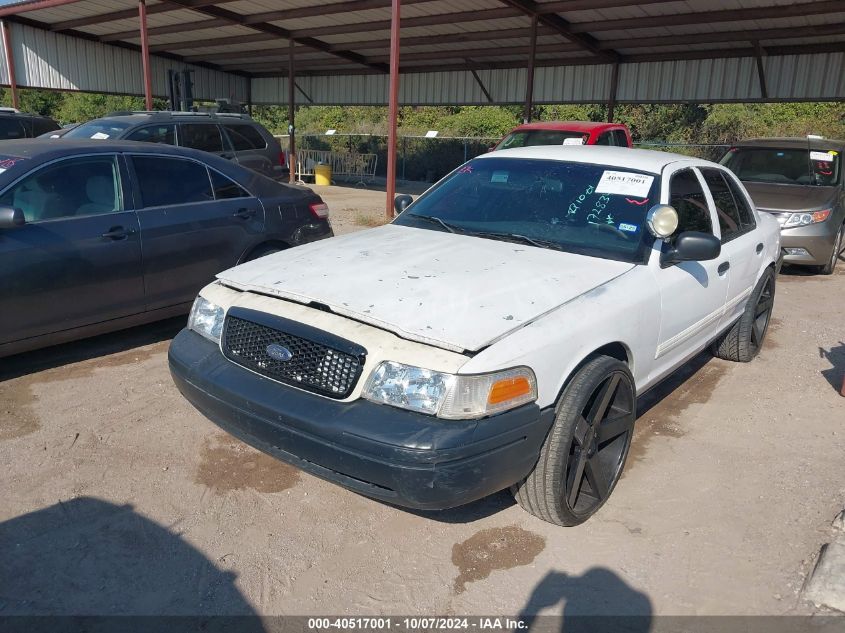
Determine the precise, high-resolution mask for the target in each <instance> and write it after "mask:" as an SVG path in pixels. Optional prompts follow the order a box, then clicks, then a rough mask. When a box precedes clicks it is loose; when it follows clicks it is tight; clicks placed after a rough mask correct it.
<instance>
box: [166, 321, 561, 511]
mask: <svg viewBox="0 0 845 633" xmlns="http://www.w3.org/2000/svg"><path fill="white" fill-rule="evenodd" d="M168 356H169V361H170V373H171V374H172V376H173V380H174V381H175V383H176V385H177V387H178V388H179V390H180V391H181V392H182V395H184V396H185V397H186V398H187V399H188V400H189V401H190V402H191V404H193V405H194V406H195V407H196V408H197V409H199V411H200V412H202V413H203V414H204V415H205V416H206V417H208V418H209V419H210V420H211V421H212V422H214V423H215V424H217V425H218V426H220V427H221V428H223V429H224V430H226V431H228V432H229V433H231V434H232V435H234V436H235V437H238V438H240V439H241V440H243V441H244V442H246V443H248V444H251V445H252V446H254V447H256V448H258V449H259V450H262V451H264V452H265V453H268V454H270V455H272V456H274V457H277V458H278V459H281V460H283V461H285V462H288V463H290V464H293V465H295V466H297V467H299V468H301V469H302V470H304V471H306V472H309V473H312V474H314V475H316V476H318V477H322V478H323V479H327V480H329V481H332V482H335V483H338V484H340V485H342V486H345V487H347V488H350V489H352V490H354V491H356V492H359V493H362V494H365V495H367V496H370V497H374V498H376V499H381V500H384V501H388V502H390V503H394V504H397V505H401V506H406V507H410V508H419V509H429V510H433V509H444V508H451V507H455V506H459V505H462V504H465V503H469V502H471V501H475V500H476V499H480V498H482V497H485V496H487V495H489V494H492V493H494V492H498V491H499V490H502V489H504V488H507V487H508V486H510V485H511V484H514V483H516V482H518V481H520V480H521V479H522V478H523V477H525V476H526V475H527V474H528V473H529V472H530V471H531V469H532V468H533V467H534V464H535V463H536V462H537V458H538V456H539V452H540V447H541V445H542V443H543V440H544V439H545V437H546V434H547V433H548V431H549V428H550V427H551V425H552V422H553V421H554V411H553V410H552V409H545V410H542V411H541V410H540V409H539V407H537V406H536V405H533V404H532V405H526V406H523V407H519V408H518V409H514V410H512V411H508V412H506V413H503V414H500V415H496V416H493V417H490V418H486V419H484V420H472V421H449V420H439V419H437V418H433V417H431V416H428V415H422V414H419V413H412V412H410V411H403V410H401V409H396V408H394V407H389V406H386V405H379V404H374V403H372V402H369V401H367V400H363V399H359V400H355V401H353V402H338V401H336V400H330V399H328V398H323V397H320V396H317V395H314V394H311V393H307V392H305V391H301V390H299V389H295V388H292V387H288V386H286V385H283V384H280V383H278V382H275V381H273V380H270V379H268V378H264V377H263V376H260V375H258V374H255V373H253V372H251V371H248V370H246V369H244V368H243V367H240V366H239V365H236V364H235V363H232V362H231V361H229V360H227V359H226V358H225V357H224V356H223V354H222V353H221V351H220V349H219V348H218V347H217V346H216V345H214V344H212V343H211V342H209V341H208V340H206V339H204V338H203V337H201V336H199V335H198V334H196V333H195V332H192V331H190V330H182V331H181V332H180V333H179V334H178V335H177V336H176V338H175V339H174V340H173V343H172V344H171V346H170V352H169V355H168ZM362 379H363V378H362Z"/></svg>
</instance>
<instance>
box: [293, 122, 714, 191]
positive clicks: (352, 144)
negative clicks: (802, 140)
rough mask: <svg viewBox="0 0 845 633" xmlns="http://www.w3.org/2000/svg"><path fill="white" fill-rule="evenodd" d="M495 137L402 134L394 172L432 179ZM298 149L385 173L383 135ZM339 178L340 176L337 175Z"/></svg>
mask: <svg viewBox="0 0 845 633" xmlns="http://www.w3.org/2000/svg"><path fill="white" fill-rule="evenodd" d="M278 138H279V139H280V141H281V143H282V147H284V148H286V147H288V137H287V136H280V137H278ZM498 141H499V137H451V136H437V137H434V138H427V137H425V136H415V135H406V136H400V137H399V140H398V143H397V159H396V174H397V178H398V179H399V180H404V181H415V182H435V181H437V180H439V179H440V178H442V177H443V176H445V175H446V174H448V173H449V172H450V171H452V170H453V169H454V168H455V167H458V166H459V165H461V164H463V163H465V162H466V161H468V160H469V159H471V158H475V157H476V156H479V155H480V154H484V153H485V152H487V151H489V150H490V148H491V147H493V146H494V145H495V144H496V143H497V142H498ZM296 144H297V149H298V150H322V151H331V152H338V153H345V154H349V155H352V156H359V155H370V154H372V155H375V156H376V169H375V177H376V178H384V177H385V176H386V175H387V137H386V136H383V135H378V134H332V135H327V134H314V133H306V134H299V135H297V137H296ZM634 146H635V147H637V148H641V149H650V150H658V151H668V152H675V153H678V154H684V155H687V156H695V157H697V158H705V159H707V160H713V161H718V160H719V159H720V158H721V157H722V156H723V155H724V153H725V152H726V151H727V150H728V148H729V147H730V145H706V144H683V143H666V142H662V141H643V142H637V143H634ZM339 179H340V180H342V179H343V178H342V177H340V178H339Z"/></svg>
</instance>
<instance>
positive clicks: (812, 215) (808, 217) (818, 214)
mask: <svg viewBox="0 0 845 633" xmlns="http://www.w3.org/2000/svg"><path fill="white" fill-rule="evenodd" d="M829 217H830V209H824V210H822V211H810V212H808V213H791V214H790V215H789V217H788V218H787V219H786V222H784V223H783V228H785V229H791V228H794V227H796V226H807V225H808V224H816V223H817V222H824V221H825V220H827V219H828V218H829Z"/></svg>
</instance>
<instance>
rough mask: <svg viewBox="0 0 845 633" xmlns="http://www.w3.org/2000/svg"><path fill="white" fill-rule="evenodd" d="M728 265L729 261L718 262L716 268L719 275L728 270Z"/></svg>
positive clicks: (729, 265)
mask: <svg viewBox="0 0 845 633" xmlns="http://www.w3.org/2000/svg"><path fill="white" fill-rule="evenodd" d="M730 267H731V264H730V262H722V263H721V264H719V267H718V268H717V269H716V270H717V271H718V273H719V274H720V275H724V274H725V273H726V272H728V268H730Z"/></svg>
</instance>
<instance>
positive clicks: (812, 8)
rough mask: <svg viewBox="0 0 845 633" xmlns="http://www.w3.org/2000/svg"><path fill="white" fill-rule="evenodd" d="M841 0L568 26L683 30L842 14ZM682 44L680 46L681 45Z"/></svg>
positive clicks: (578, 30) (583, 30) (574, 28)
mask: <svg viewBox="0 0 845 633" xmlns="http://www.w3.org/2000/svg"><path fill="white" fill-rule="evenodd" d="M843 10H845V9H843V4H842V0H817V1H816V2H802V3H796V4H783V5H778V6H776V7H754V8H753V9H719V10H717V11H696V12H694V13H680V14H678V13H670V14H668V15H649V16H647V17H644V18H624V19H621V20H602V21H600V22H578V23H576V24H573V25H572V27H571V28H572V31H573V32H574V33H595V32H597V31H628V30H630V29H651V28H657V27H661V26H683V25H688V24H705V25H708V24H709V25H712V24H716V23H721V22H740V21H745V20H767V19H777V18H791V17H796V16H809V15H820V14H824V13H842V12H843ZM682 43H683V42H682Z"/></svg>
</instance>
